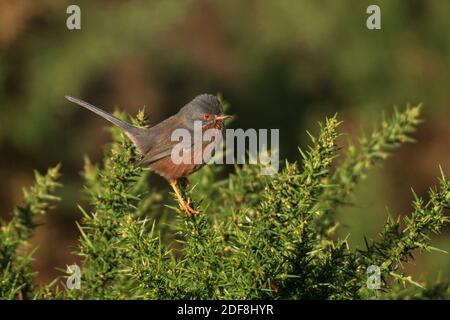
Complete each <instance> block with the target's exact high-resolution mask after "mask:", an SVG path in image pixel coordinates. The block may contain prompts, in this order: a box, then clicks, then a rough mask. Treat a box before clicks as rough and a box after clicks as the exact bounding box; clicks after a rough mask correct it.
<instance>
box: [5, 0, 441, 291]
mask: <svg viewBox="0 0 450 320" xmlns="http://www.w3.org/2000/svg"><path fill="white" fill-rule="evenodd" d="M69 4H78V5H79V6H80V7H81V19H82V30H80V31H69V30H67V28H66V18H67V16H68V15H67V14H66V8H67V6H68V5H69ZM370 4H378V5H380V7H381V14H382V30H374V31H371V30H368V29H367V28H366V18H367V16H368V15H367V14H366V8H367V6H368V5H370ZM449 12H450V2H449V1H444V0H435V1H427V0H423V1H418V0H416V1H413V0H403V1H400V0H395V1H361V0H354V1H350V0H348V1H334V0H329V1H312V0H311V1H299V0H295V1H294V0H292V1H287V0H285V1H256V0H254V1H229V0H219V1H207V0H199V1H167V0H163V1H118V0H116V1H99V0H97V1H70V2H69V1H52V0H48V1H46V0H40V1H29V0H14V1H12V0H11V1H8V0H6V1H5V0H1V1H0V155H1V156H0V179H1V184H0V213H1V216H2V217H3V218H5V219H6V218H7V214H8V212H10V211H11V209H12V207H13V206H14V205H15V204H18V203H20V201H21V199H22V192H21V188H22V187H23V186H26V185H28V184H30V183H31V182H32V178H33V169H35V168H36V169H38V170H40V171H44V170H45V169H46V168H47V167H48V166H52V165H54V164H56V163H58V162H61V163H62V164H63V168H62V173H63V182H64V184H65V188H64V189H63V190H62V191H61V192H60V195H61V196H62V198H63V201H62V203H61V204H60V206H59V207H58V209H57V210H55V211H53V212H51V213H50V214H49V215H48V216H47V217H45V218H44V219H43V220H42V221H41V222H42V223H43V225H42V226H41V227H40V228H38V230H37V232H36V235H35V236H34V238H33V241H32V244H33V245H37V246H39V251H38V254H37V256H36V261H35V263H34V268H35V270H37V271H39V272H40V276H39V278H38V280H37V281H38V282H47V281H49V280H52V279H53V278H54V277H55V276H56V275H58V274H59V272H58V271H57V270H55V268H56V267H63V268H64V267H65V265H66V264H72V263H73V262H74V261H78V257H76V256H74V255H71V251H72V250H73V246H74V245H76V241H77V237H78V231H77V229H76V226H75V224H74V221H75V220H76V219H78V218H79V217H80V214H79V212H78V210H77V209H76V204H77V203H81V204H84V203H85V199H84V197H83V194H82V192H80V189H81V186H82V180H81V178H80V176H79V172H80V170H81V169H82V166H83V155H85V154H87V155H89V156H90V157H91V158H92V159H93V161H99V160H100V159H101V156H102V146H103V144H104V143H106V142H108V141H109V140H110V136H109V135H108V133H107V132H106V130H105V126H106V123H105V122H104V121H103V120H101V119H99V118H98V117H96V116H94V115H92V114H91V113H88V112H87V111H85V110H82V109H81V108H79V107H77V106H75V105H73V104H70V103H69V102H67V101H66V100H65V99H64V95H66V94H71V95H74V96H79V97H81V98H83V99H85V100H87V101H90V102H92V103H93V104H95V105H98V106H102V107H103V108H105V109H106V110H108V111H112V110H113V109H114V108H115V107H117V108H119V109H123V110H125V111H126V112H128V113H129V114H135V113H136V112H137V110H138V109H139V108H141V107H142V106H144V105H145V106H146V112H147V115H148V117H149V120H150V122H151V123H152V124H155V123H157V122H158V121H160V120H162V119H164V118H165V117H167V116H169V115H171V114H173V113H175V112H176V111H177V110H178V108H180V107H181V106H182V105H183V104H184V103H186V102H188V101H189V100H190V99H192V98H193V97H194V96H196V95H197V94H200V93H204V92H208V93H213V94H215V93H218V92H221V93H222V94H223V96H224V97H225V99H226V100H227V101H228V102H229V103H230V104H231V110H230V112H231V113H234V114H237V115H238V120H237V121H235V122H234V123H233V127H241V128H244V129H245V128H279V129H280V144H281V158H288V159H289V160H296V159H299V157H298V151H297V146H303V147H304V146H305V144H306V143H307V136H306V134H305V130H307V129H309V130H312V131H313V132H314V131H315V130H316V128H317V126H316V123H317V121H319V120H322V119H323V118H324V117H325V116H326V115H332V114H334V113H336V112H338V114H339V117H340V119H342V120H344V124H343V126H342V128H341V130H342V131H343V132H346V133H348V135H346V136H345V137H344V138H343V139H341V140H340V144H341V145H342V146H345V144H346V140H347V138H350V139H352V138H353V139H355V137H356V136H358V135H359V134H360V133H361V130H362V128H364V129H365V130H371V129H372V127H373V124H375V123H378V122H379V120H380V116H381V112H382V110H384V111H386V113H388V114H389V113H390V112H391V111H392V106H393V105H398V106H399V107H404V106H405V105H406V104H407V103H411V104H417V103H419V102H423V103H424V119H425V122H424V123H423V124H422V125H421V126H420V128H419V131H418V132H417V133H416V134H415V135H414V136H415V138H416V139H417V143H416V144H413V145H406V146H404V147H402V148H401V149H400V150H398V151H397V152H395V154H394V155H393V156H392V157H391V158H389V160H388V161H387V162H386V163H384V166H383V168H382V169H374V170H373V171H371V173H370V174H369V176H368V177H367V179H366V180H365V181H363V182H362V183H361V184H360V185H359V187H358V191H357V199H358V201H357V203H356V205H355V207H354V208H350V209H349V208H345V209H344V210H341V212H340V214H339V217H340V219H341V221H342V225H341V228H340V234H339V235H340V236H341V237H343V236H346V235H347V234H349V233H350V243H351V244H352V245H353V246H360V245H362V243H363V234H366V235H368V236H369V237H374V236H376V234H377V232H378V231H379V230H380V228H381V226H382V224H383V222H384V221H385V218H386V215H387V210H386V208H388V209H389V211H390V212H392V213H393V214H394V215H395V214H408V213H409V212H410V202H411V199H412V196H411V192H410V188H411V187H413V188H414V189H415V190H416V192H417V193H418V194H419V195H425V192H426V189H427V187H428V186H429V185H431V184H434V183H435V182H436V176H437V175H438V173H439V169H438V165H439V164H441V165H442V167H443V169H444V171H445V172H446V173H447V175H450V127H449V124H448V121H449V118H450V117H449V116H450V99H449V98H450V93H449V84H450V81H449V80H450V54H449V52H450V50H449V49H450V48H449V46H450V41H449V40H450V19H449ZM162 182H163V181H162V180H161V179H160V178H158V177H154V176H152V177H151V179H150V183H153V184H156V185H158V188H161V189H162V190H164V189H167V191H169V189H168V186H167V184H165V183H162ZM169 201H172V200H167V202H169ZM434 238H435V239H434V240H433V243H434V245H435V246H437V247H439V248H441V249H444V250H447V251H449V250H450V240H449V232H448V229H447V230H446V231H445V232H444V234H443V235H442V236H440V237H434ZM407 268H408V269H409V270H410V271H411V272H412V273H413V275H414V277H415V280H418V281H421V280H429V281H434V280H436V279H437V278H438V277H439V276H440V273H441V275H442V277H443V278H448V277H449V276H450V259H449V256H448V255H445V254H440V253H432V254H428V253H427V254H423V255H418V256H417V258H416V260H415V263H414V264H409V265H408V266H407Z"/></svg>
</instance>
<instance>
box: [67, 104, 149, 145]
mask: <svg viewBox="0 0 450 320" xmlns="http://www.w3.org/2000/svg"><path fill="white" fill-rule="evenodd" d="M66 99H67V100H69V101H71V102H74V103H76V104H78V105H80V106H82V107H83V108H86V109H88V110H90V111H92V112H94V113H96V114H98V115H99V116H100V117H102V118H104V119H106V120H108V121H109V122H111V123H113V124H115V125H116V126H118V127H119V128H121V129H122V130H123V131H124V132H125V133H126V135H127V136H128V137H129V138H130V139H131V141H133V143H134V144H135V145H136V147H137V149H138V151H139V152H141V153H142V152H143V151H144V150H143V149H144V145H143V144H144V142H145V141H144V140H143V139H144V136H145V133H146V130H145V129H142V128H138V127H136V126H133V125H131V124H129V123H127V122H125V121H122V120H120V119H118V118H116V117H115V116H113V115H112V114H110V113H108V112H106V111H103V110H102V109H99V108H97V107H95V106H93V105H92V104H90V103H87V102H86V101H83V100H81V99H78V98H75V97H71V96H66Z"/></svg>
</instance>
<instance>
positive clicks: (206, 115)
mask: <svg viewBox="0 0 450 320" xmlns="http://www.w3.org/2000/svg"><path fill="white" fill-rule="evenodd" d="M203 119H205V120H206V121H208V120H210V119H211V114H209V113H205V114H204V115H203Z"/></svg>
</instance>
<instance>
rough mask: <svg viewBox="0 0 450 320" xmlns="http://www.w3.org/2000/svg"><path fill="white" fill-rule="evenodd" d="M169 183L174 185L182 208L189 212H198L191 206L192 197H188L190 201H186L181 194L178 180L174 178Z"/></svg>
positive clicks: (173, 187)
mask: <svg viewBox="0 0 450 320" xmlns="http://www.w3.org/2000/svg"><path fill="white" fill-rule="evenodd" d="M169 183H170V186H171V187H172V189H173V191H175V195H176V196H177V199H178V204H179V205H180V208H181V209H183V210H184V211H185V212H187V213H188V214H197V213H198V211H197V210H194V209H192V208H191V206H190V203H191V199H188V202H187V203H186V202H185V201H184V199H183V197H182V196H181V192H180V190H179V189H178V186H177V180H172V181H170V182H169Z"/></svg>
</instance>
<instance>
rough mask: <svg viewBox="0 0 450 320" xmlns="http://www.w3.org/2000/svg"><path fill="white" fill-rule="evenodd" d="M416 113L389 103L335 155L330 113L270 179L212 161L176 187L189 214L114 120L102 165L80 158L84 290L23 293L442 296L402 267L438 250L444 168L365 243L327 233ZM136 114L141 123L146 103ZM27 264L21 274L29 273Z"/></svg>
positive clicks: (447, 201) (445, 191)
mask: <svg viewBox="0 0 450 320" xmlns="http://www.w3.org/2000/svg"><path fill="white" fill-rule="evenodd" d="M419 116H420V106H417V107H407V108H405V109H404V110H402V111H398V110H395V112H394V113H393V115H392V116H391V117H390V118H383V121H382V123H381V126H380V127H379V128H378V129H375V130H374V131H373V132H372V133H371V134H370V135H368V136H364V137H363V138H361V139H360V141H359V144H357V145H352V144H351V145H350V146H349V147H348V149H347V150H342V152H341V151H339V148H338V147H337V145H338V142H337V139H338V138H339V136H340V133H339V130H338V128H339V124H340V122H339V121H338V119H337V117H336V116H334V117H331V118H327V119H326V120H325V121H324V122H323V123H321V124H319V132H318V134H316V135H312V134H309V133H308V134H309V136H310V138H311V143H310V146H309V147H308V148H306V149H304V150H300V152H299V160H300V161H299V162H294V163H289V162H286V163H285V165H284V166H282V168H280V171H279V172H278V173H277V174H275V175H272V176H263V175H261V173H260V172H261V171H260V168H259V166H257V165H256V166H252V165H243V166H236V168H235V171H234V172H233V173H232V174H230V175H229V176H228V177H225V178H221V177H223V176H224V173H223V172H222V167H221V166H216V165H210V166H207V167H205V168H203V169H202V170H200V171H199V172H197V173H196V174H194V175H193V176H192V177H191V178H190V182H191V183H190V184H189V185H188V186H187V187H185V189H184V190H183V193H184V194H185V195H189V196H190V197H192V199H193V205H194V206H195V207H196V209H198V210H199V212H200V213H199V214H198V215H193V216H190V215H186V214H184V213H183V212H181V211H180V210H179V209H178V207H177V205H176V202H174V198H173V197H166V196H164V191H161V190H160V191H156V190H154V189H150V188H149V186H148V184H149V183H148V171H146V170H142V169H140V168H136V167H135V166H134V163H135V161H136V154H135V150H134V147H133V146H132V144H131V143H130V141H129V140H128V139H127V138H126V137H125V136H124V135H123V134H122V133H121V132H120V131H119V130H117V129H112V135H113V142H112V143H111V144H110V145H108V146H107V147H106V148H105V157H104V161H103V163H102V164H101V165H94V164H92V163H91V162H90V161H89V160H88V159H86V160H85V169H84V172H83V177H84V179H85V193H86V196H87V197H88V199H89V201H90V206H89V207H86V208H81V207H80V210H81V211H82V212H83V218H82V220H81V221H79V223H78V225H79V229H80V242H79V246H78V247H77V249H76V250H75V254H78V255H81V256H82V258H83V262H82V264H81V266H80V268H81V288H80V289H79V290H76V289H74V290H70V289H67V288H65V286H64V283H63V282H62V286H63V288H64V290H63V291H61V290H60V291H58V289H57V288H58V286H57V285H55V286H53V287H52V286H47V287H45V288H44V289H41V290H38V291H36V292H35V294H34V296H30V297H34V298H52V297H53V298H54V297H59V298H70V299H374V298H390V299H430V298H446V297H448V293H449V286H448V283H447V282H445V281H441V282H438V283H436V284H431V285H427V284H425V283H418V282H416V281H415V280H414V279H412V278H411V277H410V276H409V275H408V274H407V273H406V272H405V271H404V268H403V266H404V264H405V263H407V262H408V261H409V260H411V259H412V257H413V254H416V252H420V251H421V250H427V251H433V250H434V251H438V249H437V248H434V247H433V246H432V245H431V244H430V239H429V236H430V234H437V233H439V232H440V231H441V230H442V229H443V227H445V226H446V225H447V224H448V222H449V217H448V215H446V210H447V209H448V208H449V206H450V181H449V180H448V179H447V178H446V177H445V175H444V173H443V170H441V174H440V178H439V185H438V186H437V187H431V188H430V191H429V195H428V197H427V199H422V198H421V197H419V196H417V195H415V196H414V202H413V204H412V210H411V214H410V215H408V216H405V217H403V218H401V217H399V218H398V219H393V218H391V217H388V218H387V221H386V224H385V226H384V228H383V229H382V230H381V231H380V234H379V237H378V238H377V239H367V240H366V247H365V248H351V247H350V245H349V243H348V241H347V239H338V238H336V237H335V236H334V231H335V230H336V228H337V227H338V225H339V224H338V221H336V216H335V213H336V210H338V209H339V208H343V207H344V208H345V206H348V205H351V204H352V203H354V202H355V201H356V200H357V199H354V196H353V194H354V191H355V188H356V186H357V185H358V183H359V182H360V181H361V180H362V179H363V178H365V176H366V174H367V172H368V170H369V169H370V168H371V167H372V166H374V165H378V164H380V163H381V162H382V160H384V159H386V157H387V156H388V155H389V153H390V152H392V151H393V150H394V149H395V148H397V147H399V146H400V145H401V144H402V143H404V142H410V141H412V137H411V136H410V134H411V133H412V132H413V131H414V130H415V128H416V126H417V125H418V124H419V123H420V120H419ZM134 121H135V123H136V124H138V125H141V126H145V121H144V118H143V112H140V113H139V114H138V116H137V117H136V119H135V120H134ZM337 157H338V158H341V159H340V160H337V159H336V160H335V158H337ZM150 184H151V183H150ZM28 197H29V195H28ZM41 200H42V199H41ZM26 201H30V200H26ZM161 212H164V214H163V215H161ZM7 226H8V225H7ZM27 230H28V229H27ZM8 232H9V233H11V232H13V233H14V234H15V236H14V237H19V235H22V236H21V237H22V238H21V239H24V237H25V238H26V236H27V235H28V233H25V234H23V233H21V232H22V231H21V229H20V228H15V229H14V230H13V231H8V229H7V228H6V229H5V228H4V231H3V232H2V235H1V236H2V237H11V235H9V236H8V234H9V233H8ZM27 232H28V231H27ZM4 243H7V242H5V241H4V240H3V241H2V246H5V245H4ZM2 248H3V247H2ZM8 252H9V256H5V255H3V256H2V257H5V258H3V260H2V261H7V262H6V264H5V265H7V266H8V268H9V269H5V270H7V271H6V272H5V271H2V277H3V278H2V279H5V280H2V281H3V282H2V288H3V287H6V288H10V289H8V290H9V291H5V290H3V291H2V292H6V293H8V294H9V295H6V294H5V295H4V297H6V298H17V293H18V291H19V290H22V289H23V288H25V287H24V286H18V285H16V282H14V281H13V279H12V278H11V274H12V273H11V271H9V270H10V269H11V268H13V267H14V268H19V269H20V268H25V269H26V270H27V268H28V266H26V267H22V264H20V263H18V262H16V261H19V260H17V259H19V258H18V256H16V254H15V252H14V250H13V251H11V250H9V251H8ZM2 263H4V262H2ZM2 266H3V265H2ZM369 266H377V267H379V271H380V276H381V277H380V288H379V289H369V288H368V287H367V283H368V274H367V269H368V267H369ZM25 269H24V270H23V271H22V274H24V275H28V274H29V273H28V271H26V270H25ZM2 270H3V269H2ZM11 270H12V269H11ZM5 275H6V277H5ZM27 277H28V276H27ZM27 279H28V278H27ZM27 281H28V282H26V281H25V283H26V287H27V288H28V287H30V286H31V282H30V281H29V280H27ZM3 283H5V284H6V286H5V285H3ZM8 286H9V287H8ZM59 287H61V285H60V286H59Z"/></svg>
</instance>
